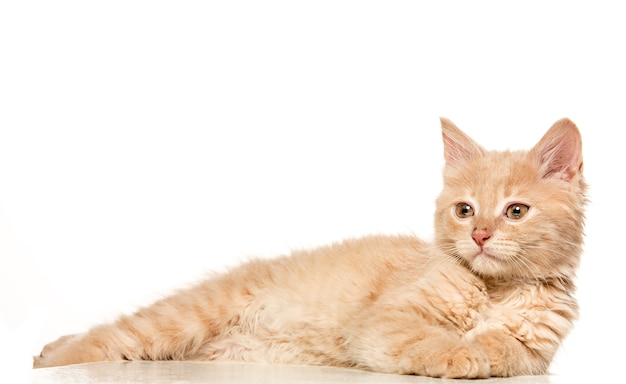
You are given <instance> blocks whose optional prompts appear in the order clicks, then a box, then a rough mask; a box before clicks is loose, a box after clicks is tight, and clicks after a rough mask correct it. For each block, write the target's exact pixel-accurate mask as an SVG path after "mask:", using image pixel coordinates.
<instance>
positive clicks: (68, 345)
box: [33, 335, 83, 368]
mask: <svg viewBox="0 0 626 384" xmlns="http://www.w3.org/2000/svg"><path fill="white" fill-rule="evenodd" d="M80 340H81V335H67V336H63V337H61V338H59V339H58V340H56V341H53V342H52V343H50V344H47V345H46V346H44V347H43V349H42V350H41V353H40V354H39V356H35V357H34V358H33V368H45V367H54V366H58V365H68V364H75V363H79V362H82V361H81V360H82V358H83V356H82V355H83V354H82V353H81V352H83V351H82V350H81V349H80V348H79V347H80Z"/></svg>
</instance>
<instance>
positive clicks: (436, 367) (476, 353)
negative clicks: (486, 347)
mask: <svg viewBox="0 0 626 384" xmlns="http://www.w3.org/2000/svg"><path fill="white" fill-rule="evenodd" d="M426 371H427V374H428V376H433V377H442V378H448V379H482V378H488V377H489V376H490V365H489V357H488V356H487V354H486V353H485V352H484V351H483V350H482V349H481V348H476V347H473V348H472V347H469V346H462V347H453V348H451V349H449V350H447V351H443V352H442V353H441V354H439V355H438V356H435V357H434V358H433V361H432V364H431V365H430V366H429V367H428V368H427V369H426Z"/></svg>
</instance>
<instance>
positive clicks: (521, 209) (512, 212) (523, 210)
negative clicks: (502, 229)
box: [506, 204, 529, 220]
mask: <svg viewBox="0 0 626 384" xmlns="http://www.w3.org/2000/svg"><path fill="white" fill-rule="evenodd" d="M528 208H529V207H528V205H525V204H511V205H509V207H508V208H507V209H506V217H508V218H509V219H513V220H519V219H521V218H522V217H524V216H525V215H526V214H527V213H528Z"/></svg>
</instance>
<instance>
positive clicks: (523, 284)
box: [483, 276, 576, 299]
mask: <svg viewBox="0 0 626 384" xmlns="http://www.w3.org/2000/svg"><path fill="white" fill-rule="evenodd" d="M483 281H484V283H485V287H486V288H487V292H489V296H490V297H492V298H497V297H507V296H510V295H511V294H513V293H515V292H518V293H521V292H533V293H534V295H540V296H554V295H556V296H560V297H567V298H569V299H571V298H572V297H573V294H574V292H575V291H576V284H575V283H574V279H573V278H569V277H556V276H551V277H507V278H504V277H499V278H494V277H483Z"/></svg>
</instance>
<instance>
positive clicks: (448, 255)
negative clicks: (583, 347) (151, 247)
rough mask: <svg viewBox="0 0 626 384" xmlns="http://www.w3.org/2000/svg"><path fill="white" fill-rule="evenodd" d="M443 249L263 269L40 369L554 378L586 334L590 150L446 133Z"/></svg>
mask: <svg viewBox="0 0 626 384" xmlns="http://www.w3.org/2000/svg"><path fill="white" fill-rule="evenodd" d="M441 123H442V133H443V142H444V155H445V160H446V165H445V168H444V172H443V179H444V187H443V191H442V192H441V195H440V196H439V198H438V199H437V209H436V214H435V232H436V236H435V241H434V242H433V243H426V242H424V241H422V240H420V239H418V238H415V237H413V236H368V237H363V238H361V239H353V240H346V241H344V242H342V243H337V244H333V245H329V246H325V247H321V248H318V249H314V250H311V251H299V252H294V253H293V254H292V255H290V256H286V257H280V258H277V259H274V260H255V261H252V262H249V263H246V264H243V265H241V266H239V267H238V268H235V269H232V270H231V271H230V272H228V273H225V274H222V275H218V276H215V277H213V278H211V279H209V280H206V281H204V282H202V283H200V284H198V285H196V286H194V287H192V288H189V289H187V290H184V291H181V292H178V293H176V294H174V295H173V296H170V297H168V298H165V299H163V300H161V301H158V302H156V303H154V304H153V305H151V306H149V307H146V308H143V309H140V310H139V311H137V312H136V313H135V314H133V315H130V316H123V317H121V318H120V319H119V320H117V321H116V322H115V323H113V324H105V325H100V326H97V327H95V328H93V329H91V330H90V331H89V332H87V333H85V334H80V335H71V336H65V337H62V338H60V339H59V340H57V341H55V342H53V343H51V344H49V345H47V346H46V347H45V348H44V349H43V352H42V353H41V355H40V356H38V357H35V362H34V366H35V367H49V366H57V365H66V364H75V363H84V362H92V361H102V360H220V361H224V360H236V361H254V362H268V363H289V364H315V365H333V366H341V367H354V368H360V369H366V370H371V371H377V372H388V373H400V374H416V375H426V376H435V377H449V378H484V377H489V376H513V375H528V374H543V373H545V372H546V370H547V369H548V366H549V364H550V360H551V359H552V357H553V356H554V353H555V352H556V350H557V348H558V346H559V343H560V342H561V340H563V338H564V337H565V335H566V334H567V333H568V332H569V331H570V330H571V328H572V321H573V320H574V319H575V318H576V316H577V312H578V307H577V304H576V301H575V299H574V297H573V293H574V289H575V288H574V282H573V280H574V276H575V273H576V269H577V267H578V263H579V259H580V254H581V246H582V242H583V219H584V214H583V208H584V205H585V203H586V198H585V183H584V180H583V175H582V168H583V166H582V164H583V163H582V154H581V138H580V134H579V132H578V129H577V128H576V126H575V125H574V123H572V122H571V121H570V120H568V119H563V120H559V121H557V122H556V123H555V124H554V125H553V126H552V127H551V128H550V130H548V132H547V133H546V134H545V136H544V137H543V138H542V139H541V140H540V141H539V143H538V144H537V145H536V146H535V147H534V148H533V149H531V150H530V151H528V152H522V151H517V152H510V151H505V152H492V151H486V150H485V149H483V148H482V147H481V146H479V145H478V144H476V143H475V142H474V141H473V140H472V139H470V138H469V137H468V136H466V135H465V134H464V133H463V132H461V131H460V130H459V129H458V128H457V127H456V126H455V125H454V124H453V123H452V122H450V121H448V120H446V119H441Z"/></svg>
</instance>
